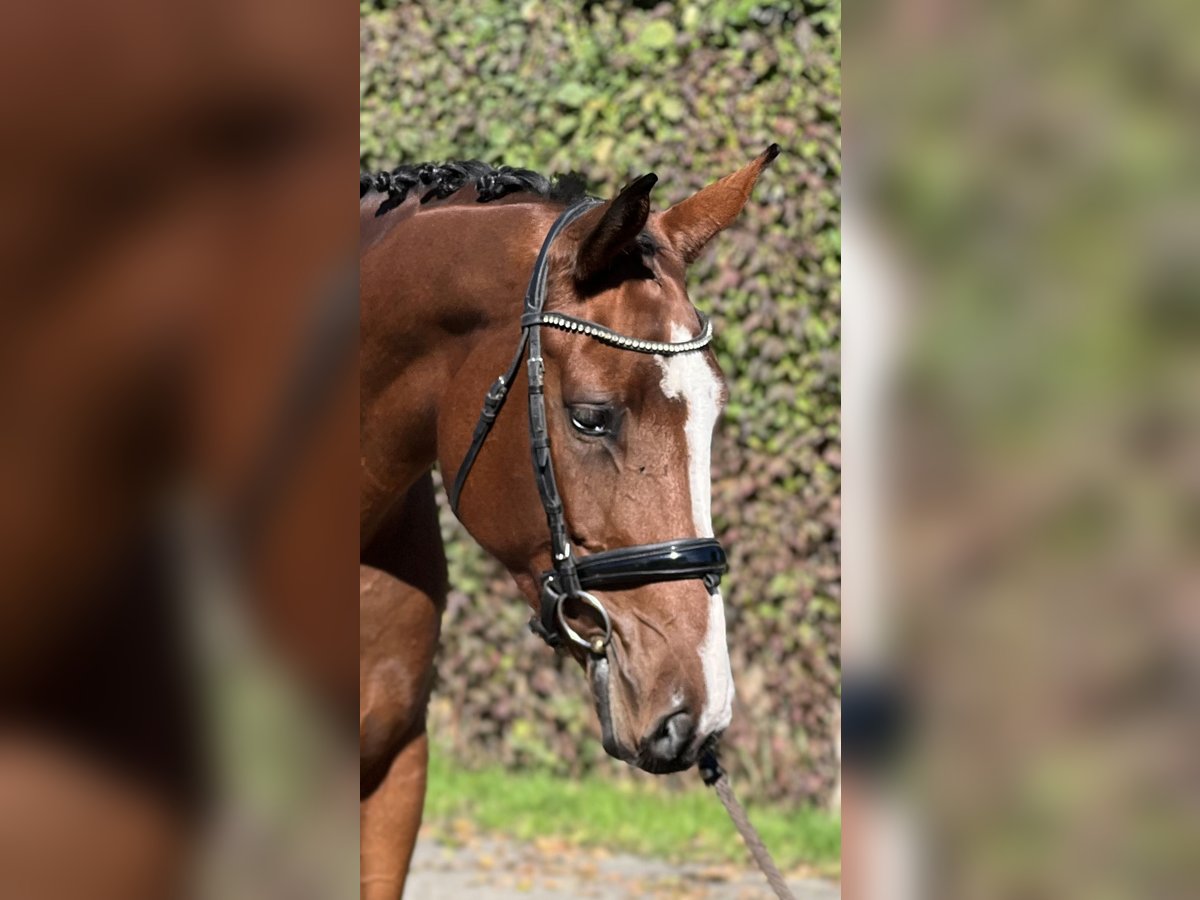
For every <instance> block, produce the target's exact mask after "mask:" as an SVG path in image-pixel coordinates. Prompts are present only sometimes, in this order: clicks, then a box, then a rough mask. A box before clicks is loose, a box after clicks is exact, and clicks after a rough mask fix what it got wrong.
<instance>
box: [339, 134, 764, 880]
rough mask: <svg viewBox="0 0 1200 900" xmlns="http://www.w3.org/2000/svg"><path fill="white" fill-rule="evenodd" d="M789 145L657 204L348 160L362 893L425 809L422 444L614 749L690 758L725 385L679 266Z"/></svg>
mask: <svg viewBox="0 0 1200 900" xmlns="http://www.w3.org/2000/svg"><path fill="white" fill-rule="evenodd" d="M778 153H779V147H778V145H775V144H772V145H771V146H770V147H769V148H768V149H767V150H766V151H764V152H763V153H761V154H759V155H758V156H757V157H755V158H754V159H753V160H752V161H751V162H750V163H748V164H747V165H745V166H743V167H742V168H740V169H738V170H737V171H735V172H733V173H732V174H729V175H727V176H726V177H724V178H721V179H720V180H718V181H715V182H713V183H711V184H709V185H708V186H707V187H705V188H703V189H701V190H700V191H698V192H697V193H695V194H693V195H692V196H690V197H688V198H687V199H684V200H683V201H681V202H679V203H677V204H675V205H674V206H671V207H670V208H669V209H666V210H664V211H661V212H660V211H654V212H652V211H651V202H650V193H651V189H652V188H653V186H654V184H655V182H656V180H657V179H656V176H655V175H653V174H647V175H643V176H641V177H640V178H637V179H635V180H633V181H632V182H630V183H629V184H628V185H627V186H626V187H624V188H623V189H622V190H621V191H620V192H618V193H617V194H616V196H615V197H613V198H612V199H610V200H607V201H603V202H602V201H600V200H598V199H596V198H589V197H587V196H586V194H585V193H584V191H583V185H582V184H581V182H580V181H579V180H578V179H574V178H570V177H567V178H559V179H556V180H553V181H551V180H549V179H546V178H544V177H543V176H541V175H538V174H536V173H534V172H531V171H529V170H525V169H515V168H509V167H501V168H493V167H491V166H488V165H485V164H483V163H480V162H477V161H470V162H451V163H444V164H421V165H410V166H401V167H400V168H398V169H395V170H392V171H389V172H382V173H377V174H374V175H362V176H360V184H359V206H360V209H359V215H360V245H359V292H360V293H359V297H360V337H359V366H360V382H359V384H360V397H359V402H360V413H359V415H360V517H359V524H360V546H361V548H362V549H361V554H360V576H359V587H360V654H361V656H360V666H359V672H360V679H361V682H360V692H359V694H360V711H359V741H360V772H361V781H360V825H361V874H360V877H361V885H360V887H361V895H362V896H363V897H364V898H383V897H396V896H399V895H400V894H401V893H402V892H403V888H404V882H405V880H406V877H407V874H408V867H409V862H410V859H411V854H412V851H413V848H414V845H415V842H416V836H417V830H418V828H419V825H420V821H421V814H422V808H423V804H424V795H425V782H426V768H427V762H428V736H427V733H426V727H425V719H426V707H427V703H428V700H429V694H430V688H431V683H432V676H433V662H434V655H435V652H436V649H437V646H438V641H439V635H440V627H441V624H440V623H441V616H442V612H443V609H444V607H445V598H446V592H447V582H448V576H447V569H446V559H445V553H444V549H443V546H442V540H441V536H440V531H439V528H438V521H437V506H436V498H435V492H434V484H433V481H432V476H431V470H432V467H433V466H434V465H435V464H436V465H437V466H438V467H439V468H440V470H441V472H442V475H443V478H444V483H445V484H446V485H448V486H449V488H448V493H449V499H450V503H451V506H452V508H453V509H454V511H455V514H456V515H457V517H458V519H459V521H460V522H462V524H463V525H464V526H465V528H466V530H467V532H468V533H469V534H470V535H471V536H472V538H473V539H474V540H475V541H477V542H478V543H479V544H480V546H482V547H483V548H484V550H486V551H487V552H488V553H489V554H490V555H491V556H493V557H494V558H495V559H497V560H498V561H499V562H500V563H501V564H503V566H504V567H505V568H506V569H507V571H508V572H509V573H510V575H511V576H512V578H513V580H514V581H515V583H516V585H517V587H518V589H519V590H520V592H521V594H522V595H523V596H524V598H525V599H526V601H527V602H528V603H529V605H530V607H531V609H532V610H533V613H534V615H533V619H532V622H531V627H532V628H533V630H534V631H535V632H536V633H538V634H539V635H541V636H542V637H543V638H544V639H545V640H546V641H547V643H549V644H551V646H555V647H557V648H558V649H559V651H560V652H566V653H569V654H570V655H572V656H573V657H574V658H575V659H576V661H577V662H578V663H579V664H580V665H581V667H582V668H583V669H584V671H585V672H586V675H587V678H588V679H589V681H590V684H591V688H592V694H593V699H594V702H595V706H596V710H597V715H598V718H599V720H600V725H601V732H602V741H603V745H604V748H605V750H606V751H607V752H608V753H609V754H610V755H611V756H613V757H616V758H618V759H621V760H623V761H625V762H627V763H629V764H631V765H634V766H637V767H639V768H641V769H643V770H645V771H648V772H653V773H665V772H675V771H681V770H684V769H687V768H689V767H690V766H692V765H693V764H695V762H696V760H697V758H698V756H699V755H700V754H701V753H702V752H703V751H704V750H705V749H707V748H710V747H712V746H713V744H714V743H715V741H716V740H717V739H718V738H719V736H720V735H721V733H722V732H723V731H724V730H725V728H726V727H727V726H728V725H729V723H730V719H731V716H732V702H733V696H734V686H733V678H732V674H731V671H730V665H729V653H728V648H727V645H726V636H725V613H724V604H723V600H722V597H721V593H720V590H719V587H718V586H717V585H718V581H719V576H720V574H721V572H723V571H724V568H725V558H724V553H723V551H722V550H721V548H720V545H719V544H718V543H717V541H716V540H715V538H714V536H713V527H712V517H711V512H710V493H711V476H710V471H709V461H710V452H711V450H710V447H711V440H712V433H713V429H714V427H715V425H716V422H717V419H718V417H719V415H720V412H721V409H722V406H723V404H724V402H725V399H726V396H727V387H726V385H725V382H724V379H723V376H722V374H721V370H720V367H719V365H718V363H717V360H716V357H715V355H714V354H713V351H712V349H711V347H710V346H709V341H710V339H711V336H712V329H711V325H709V323H708V320H707V319H706V318H705V317H704V316H703V315H702V314H701V313H700V312H699V310H697V308H696V307H695V306H694V305H693V304H692V302H691V300H690V299H689V298H688V294H687V290H686V287H685V275H686V268H687V266H688V265H689V264H690V263H692V262H693V261H694V260H695V259H696V258H697V257H698V256H699V254H700V253H701V251H702V250H703V249H704V247H705V246H706V245H707V244H708V242H709V241H710V240H712V238H713V237H714V236H715V235H716V234H717V233H719V232H720V231H721V230H723V229H724V228H726V227H727V226H729V225H730V224H732V223H733V221H734V220H735V219H736V217H737V216H738V214H739V213H740V212H741V210H742V208H743V207H744V206H745V204H746V203H747V201H748V199H749V197H750V194H751V190H752V188H753V186H754V184H755V182H756V181H757V179H758V177H759V175H760V173H761V172H762V171H763V169H764V168H765V167H766V166H767V165H768V164H769V163H770V162H771V161H772V160H773V159H774V158H775V157H776V156H777V155H778ZM523 295H524V297H525V303H524V306H522V304H521V297H522V296H523ZM514 350H515V353H514ZM498 373H503V374H502V375H500V377H499V378H497V377H496V376H497V374H498ZM510 392H515V393H516V394H522V393H524V394H526V395H527V397H528V405H527V407H526V409H525V410H522V409H521V408H520V405H519V404H517V403H510V404H506V403H505V398H506V397H507V396H508V394H509V393H510ZM481 407H482V409H481ZM531 460H532V465H531V462H530V461H531Z"/></svg>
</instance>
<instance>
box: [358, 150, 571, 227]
mask: <svg viewBox="0 0 1200 900" xmlns="http://www.w3.org/2000/svg"><path fill="white" fill-rule="evenodd" d="M467 182H472V183H473V184H474V185H475V191H476V194H477V196H476V198H475V201H476V202H477V203H487V202H489V201H491V200H499V199H500V198H501V197H506V196H508V195H509V194H514V193H517V192H518V191H522V192H525V193H530V194H534V195H535V196H538V197H541V198H543V199H545V200H549V201H551V202H554V203H561V204H564V205H566V204H568V203H573V202H574V201H576V200H579V199H581V198H582V197H584V196H585V195H586V193H587V185H586V183H585V181H584V179H583V177H582V176H580V175H578V174H577V173H574V172H571V173H568V174H566V175H560V176H557V177H555V178H554V179H549V178H547V177H546V176H544V175H539V174H538V173H537V172H534V171H532V170H530V169H518V168H514V167H513V166H500V167H499V168H496V167H494V166H490V165H488V164H487V163H485V162H480V161H479V160H477V159H471V160H466V161H460V162H443V163H430V162H426V163H415V164H412V165H404V166H397V167H396V168H394V169H392V170H390V171H382V172H373V173H366V172H363V173H360V174H359V176H358V198H359V199H360V200H361V199H362V198H363V197H365V196H366V195H367V194H369V193H371V192H375V193H381V194H387V199H386V200H384V201H383V203H382V204H381V205H380V207H379V209H378V210H376V212H375V215H377V216H381V215H383V214H384V213H386V212H388V211H390V210H393V209H395V208H396V207H397V206H399V205H400V204H401V203H403V202H404V201H405V199H407V197H408V195H409V192H411V191H413V190H414V189H415V190H417V191H419V192H420V194H421V202H422V203H428V202H429V201H430V200H444V199H446V198H447V197H449V196H450V195H451V194H454V193H456V192H457V191H459V190H460V189H461V188H462V187H463V186H464V185H466V184H467Z"/></svg>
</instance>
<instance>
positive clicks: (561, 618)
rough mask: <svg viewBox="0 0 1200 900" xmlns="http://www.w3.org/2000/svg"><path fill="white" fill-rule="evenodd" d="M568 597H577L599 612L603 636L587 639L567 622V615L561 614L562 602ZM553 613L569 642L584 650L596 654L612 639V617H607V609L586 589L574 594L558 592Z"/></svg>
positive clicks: (602, 650)
mask: <svg viewBox="0 0 1200 900" xmlns="http://www.w3.org/2000/svg"><path fill="white" fill-rule="evenodd" d="M568 597H578V598H579V599H580V600H582V601H583V602H584V603H586V604H587V605H588V606H590V607H591V608H592V609H594V610H595V611H596V612H598V613H600V619H601V621H603V623H604V637H603V638H593V639H592V640H590V641H589V640H587V639H586V638H584V637H583V636H582V635H580V634H579V632H577V631H576V630H575V629H574V628H572V627H571V626H570V625H568V624H567V617H566V616H565V615H563V602H564V601H565V600H566V599H567V598H568ZM554 614H555V616H557V617H558V624H559V626H560V627H561V628H562V630H563V634H565V635H566V636H567V638H568V639H569V640H570V641H571V643H573V644H575V645H576V646H579V647H582V648H583V649H584V650H590V651H591V652H592V653H595V654H596V655H597V656H599V655H600V654H601V653H603V652H604V648H605V647H607V646H608V642H609V641H611V640H612V619H610V618H609V617H608V610H607V609H605V608H604V604H603V603H601V602H600V601H599V600H597V599H596V598H595V597H593V596H592V595H591V594H589V593H588V592H587V591H579V592H578V593H575V594H559V595H558V599H557V600H556V601H555V602H554Z"/></svg>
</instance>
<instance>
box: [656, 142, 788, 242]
mask: <svg viewBox="0 0 1200 900" xmlns="http://www.w3.org/2000/svg"><path fill="white" fill-rule="evenodd" d="M778 155H779V145H778V144H772V145H771V146H770V147H768V148H767V149H766V150H764V151H763V152H762V153H760V154H759V155H758V156H757V157H756V158H755V159H754V161H753V162H751V163H750V164H749V165H747V166H745V167H743V168H741V169H738V170H737V171H736V172H734V173H733V174H732V175H726V176H725V177H724V178H722V179H721V180H720V181H714V182H713V183H712V184H710V185H709V186H708V187H705V188H701V189H700V190H699V191H697V192H696V193H694V194H692V196H690V197H688V198H687V199H686V200H681V201H680V202H679V203H676V204H675V205H674V206H672V207H671V208H670V209H668V210H667V211H666V212H665V213H663V214H662V220H661V223H660V224H661V226H662V229H663V231H664V232H665V233H666V236H667V239H668V240H669V241H670V242H671V245H672V246H673V247H674V248H675V249H676V250H677V251H679V254H680V255H681V256H682V257H683V260H684V262H685V263H691V262H694V261H695V259H696V257H698V256H699V255H700V251H701V250H703V249H704V245H705V244H707V243H708V242H709V241H710V240H712V239H713V237H714V236H715V235H716V234H717V233H718V232H719V231H721V230H722V229H724V228H727V227H728V226H729V225H731V224H732V223H733V220H734V219H736V218H737V216H738V213H740V212H741V211H742V207H743V206H745V205H746V201H747V200H748V199H749V198H750V191H751V189H752V188H753V187H754V182H756V181H757V180H758V176H759V174H760V173H761V172H762V170H763V169H765V168H766V167H767V165H768V164H769V163H770V162H771V160H773V159H774V158H775V157H777V156H778Z"/></svg>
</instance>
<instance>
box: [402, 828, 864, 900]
mask: <svg viewBox="0 0 1200 900" xmlns="http://www.w3.org/2000/svg"><path fill="white" fill-rule="evenodd" d="M788 883H789V885H790V886H791V888H792V891H793V892H794V893H795V895H796V897H797V898H798V900H838V898H839V897H840V896H841V892H840V890H839V888H838V885H836V884H834V883H831V882H828V881H822V880H819V879H816V878H793V879H789V882H788ZM773 896H774V895H773V894H772V893H771V889H770V888H769V887H768V886H767V883H766V880H765V879H764V878H763V876H762V874H761V873H759V872H758V870H757V869H755V868H753V864H752V863H751V862H750V861H749V860H747V862H746V864H745V865H744V866H741V865H718V866H704V865H696V864H685V865H678V864H675V863H668V862H661V861H658V860H653V859H643V858H640V857H636V856H630V855H628V854H621V853H608V852H606V851H604V850H602V849H596V848H572V847H567V846H565V845H564V844H563V843H562V842H561V841H555V840H545V841H535V842H533V843H522V842H519V841H511V840H507V839H501V838H490V837H489V838H483V839H478V840H472V841H470V842H468V843H465V844H462V845H458V846H450V845H447V844H445V843H439V842H438V841H436V840H434V839H432V838H430V837H425V836H423V837H422V839H421V840H420V841H419V842H418V844H417V850H416V856H415V858H414V860H413V867H412V871H411V872H410V874H409V879H408V888H407V890H406V891H405V894H404V897H405V900H446V898H459V897H468V898H470V897H479V898H484V897H486V898H489V900H560V898H567V897H571V898H574V897H586V898H596V900H617V898H620V900H626V898H642V897H645V898H654V900H668V898H670V900H683V898H689V900H691V898H695V900H758V898H770V897H773Z"/></svg>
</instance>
